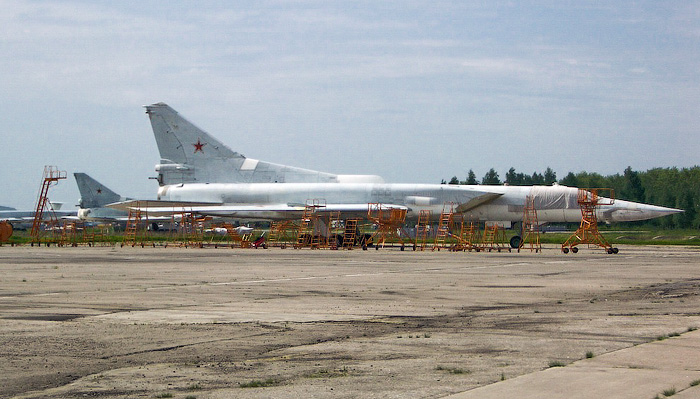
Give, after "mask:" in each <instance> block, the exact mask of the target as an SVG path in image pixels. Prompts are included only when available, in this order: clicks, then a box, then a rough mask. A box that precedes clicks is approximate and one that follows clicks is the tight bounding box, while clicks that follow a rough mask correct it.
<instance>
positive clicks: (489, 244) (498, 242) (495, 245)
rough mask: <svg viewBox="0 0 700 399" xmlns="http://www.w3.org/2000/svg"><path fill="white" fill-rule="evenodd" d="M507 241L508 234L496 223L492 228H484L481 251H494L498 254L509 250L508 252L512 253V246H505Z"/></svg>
mask: <svg viewBox="0 0 700 399" xmlns="http://www.w3.org/2000/svg"><path fill="white" fill-rule="evenodd" d="M505 241H506V232H505V230H504V229H503V228H502V227H501V226H499V225H498V223H494V224H492V225H491V226H488V225H487V226H485V227H484V235H483V237H482V240H481V249H483V250H484V251H489V252H491V251H493V250H494V249H495V250H497V251H498V252H501V251H502V250H504V249H507V250H508V252H510V246H509V245H505V244H504V243H505Z"/></svg>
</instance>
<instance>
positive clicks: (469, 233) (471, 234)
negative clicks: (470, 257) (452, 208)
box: [452, 213, 479, 252]
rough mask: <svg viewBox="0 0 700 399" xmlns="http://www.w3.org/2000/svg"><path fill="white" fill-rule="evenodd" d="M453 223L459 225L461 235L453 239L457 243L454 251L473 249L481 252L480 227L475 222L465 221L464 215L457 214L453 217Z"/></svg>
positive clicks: (453, 247)
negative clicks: (479, 245) (478, 244)
mask: <svg viewBox="0 0 700 399" xmlns="http://www.w3.org/2000/svg"><path fill="white" fill-rule="evenodd" d="M453 218H454V220H453V222H454V223H455V224H457V225H459V234H458V235H454V236H453V237H454V238H455V239H456V240H457V243H456V244H455V245H454V246H452V250H453V251H470V252H471V250H473V249H476V250H479V248H478V246H477V243H478V242H479V225H478V223H477V224H475V223H474V221H472V220H469V221H466V220H464V215H462V214H461V213H456V214H455V215H454V216H453Z"/></svg>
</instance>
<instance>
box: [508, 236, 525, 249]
mask: <svg viewBox="0 0 700 399" xmlns="http://www.w3.org/2000/svg"><path fill="white" fill-rule="evenodd" d="M522 242H523V239H522V237H520V236H513V238H511V239H510V247H511V248H520V244H521V243H522Z"/></svg>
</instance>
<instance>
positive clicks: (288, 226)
mask: <svg viewBox="0 0 700 399" xmlns="http://www.w3.org/2000/svg"><path fill="white" fill-rule="evenodd" d="M297 230H298V228H297V227H296V226H295V225H294V222H292V221H291V220H283V221H276V222H271V223H270V234H269V235H268V238H267V242H268V243H269V244H270V246H275V247H280V248H282V249H284V248H286V247H287V244H288V242H290V241H291V238H290V237H293V233H292V232H296V231H297Z"/></svg>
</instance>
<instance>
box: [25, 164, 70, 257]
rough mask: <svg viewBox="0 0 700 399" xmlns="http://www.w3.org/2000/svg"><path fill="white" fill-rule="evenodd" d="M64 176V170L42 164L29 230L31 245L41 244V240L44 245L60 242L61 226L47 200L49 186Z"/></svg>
mask: <svg viewBox="0 0 700 399" xmlns="http://www.w3.org/2000/svg"><path fill="white" fill-rule="evenodd" d="M66 176H67V175H66V172H65V171H61V170H58V168H56V167H55V166H44V174H43V176H42V179H41V188H40V189H39V195H38V197H37V200H36V206H35V210H34V220H33V221H32V230H31V232H30V237H31V243H32V246H34V244H38V245H41V242H42V241H43V242H45V243H46V245H50V243H52V242H53V243H56V244H61V242H60V241H61V234H59V230H61V226H59V223H58V218H57V217H56V212H54V208H53V206H52V205H51V202H50V201H49V188H51V187H52V186H55V185H56V184H58V181H59V180H63V179H65V178H66ZM48 234H50V235H51V238H47V237H46V236H47V235H48Z"/></svg>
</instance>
